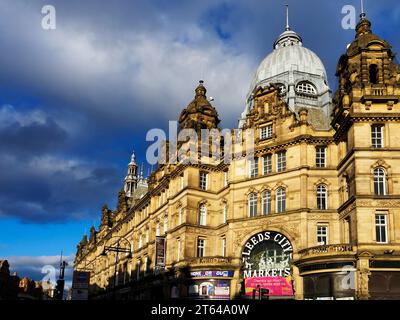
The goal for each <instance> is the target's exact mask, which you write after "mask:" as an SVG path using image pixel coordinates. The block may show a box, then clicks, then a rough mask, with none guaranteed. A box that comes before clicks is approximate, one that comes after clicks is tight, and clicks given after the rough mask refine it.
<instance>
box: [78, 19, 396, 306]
mask: <svg viewBox="0 0 400 320" xmlns="http://www.w3.org/2000/svg"><path fill="white" fill-rule="evenodd" d="M394 57H395V56H394V53H393V52H392V50H391V46H390V45H389V44H388V43H387V42H386V41H384V40H382V39H381V38H380V37H378V36H376V35H375V34H373V32H372V31H371V23H370V22H369V21H368V20H367V19H366V17H365V14H362V15H361V19H360V21H359V23H358V25H357V28H356V36H355V40H354V41H353V42H352V43H351V45H350V46H349V47H348V48H347V50H346V52H345V53H344V54H343V55H342V57H341V58H340V60H339V63H338V67H337V76H338V79H339V89H338V90H337V92H336V93H335V94H334V95H333V99H331V91H330V89H329V85H328V81H327V76H326V72H325V68H324V66H323V64H322V62H321V61H320V60H319V58H318V57H317V56H316V55H315V54H314V53H313V52H311V50H309V49H307V48H305V47H303V43H302V39H301V37H300V36H299V35H298V34H297V33H295V32H294V31H292V30H291V29H290V27H289V24H287V26H286V30H285V32H284V33H282V35H280V37H279V38H278V40H277V41H276V42H275V44H274V51H273V52H272V53H271V54H270V55H269V56H268V57H267V58H266V59H265V60H264V61H263V62H262V64H261V65H260V67H259V69H258V70H257V73H256V76H255V78H254V80H253V82H252V85H251V88H250V91H249V94H248V98H247V101H246V109H245V111H244V112H243V114H242V117H241V119H240V124H239V127H240V129H241V130H242V133H243V132H244V131H245V130H248V129H251V130H253V131H254V154H253V155H252V157H248V156H247V155H246V154H244V153H243V155H244V156H243V157H241V158H234V159H232V161H231V162H230V163H225V162H224V161H222V160H221V159H215V158H213V157H207V156H204V155H203V156H202V157H199V159H200V160H201V161H199V163H197V164H190V163H189V164H188V163H178V164H174V163H171V162H168V161H167V162H166V163H164V164H160V165H159V166H158V168H157V169H156V170H155V171H154V172H152V173H151V175H150V176H149V177H148V179H147V180H145V179H144V178H143V176H142V175H141V177H138V178H136V176H135V175H137V165H136V163H135V161H134V157H132V161H131V163H130V165H129V171H128V177H127V179H126V181H128V182H129V183H130V184H129V186H127V185H125V188H124V190H123V191H121V192H120V194H119V197H118V206H117V208H116V210H110V209H109V208H108V207H107V206H104V207H103V210H102V218H101V225H100V227H99V228H98V230H96V229H95V228H94V227H93V228H92V230H91V232H90V238H89V239H87V237H86V236H84V238H83V239H82V241H81V242H80V243H79V245H78V249H77V255H76V261H75V269H76V270H83V271H89V272H90V273H91V281H90V284H91V286H90V297H91V298H112V297H114V298H118V299H152V298H154V299H161V298H195V299H200V298H207V299H210V298H211V299H228V298H230V299H234V298H244V297H247V298H250V297H251V296H252V294H253V293H254V291H253V290H254V289H257V288H258V286H260V287H261V288H268V289H269V290H270V291H269V294H270V295H271V296H272V297H275V298H283V297H285V298H295V299H321V298H322V299H388V298H400V186H399V181H400V135H399V132H400V104H399V98H400V68H399V65H397V64H396V63H395V60H394ZM271 70H272V71H271ZM219 122H220V120H219V118H218V113H217V111H216V109H215V108H214V107H213V106H212V105H211V103H210V101H209V100H208V99H207V98H206V89H205V87H204V85H203V83H202V82H200V84H199V86H198V87H197V88H196V90H195V98H194V100H193V101H192V102H191V103H190V104H189V105H188V106H187V108H185V109H184V110H183V111H182V113H181V115H180V117H179V126H180V130H183V129H193V130H195V131H196V132H200V130H201V129H215V130H217V131H219V130H220V127H219ZM246 139H249V138H248V137H247V136H246V135H244V134H243V135H242V136H241V142H242V144H241V145H242V146H243V145H244V144H246ZM188 143H190V142H185V143H182V144H180V145H179V147H184V146H185V144H188ZM165 146H166V149H169V148H171V146H170V145H169V143H167V144H166V145H165ZM212 148H215V145H212V146H211V149H212ZM234 148H235V152H237V151H238V150H239V151H240V150H241V149H240V146H236V145H235V144H234ZM188 150H189V149H188ZM196 150H197V149H196ZM196 152H197V151H196ZM189 153H190V152H189ZM196 155H197V154H196ZM139 180H141V182H140V183H138V181H139ZM273 283H276V287H275V288H273ZM255 293H256V294H257V292H255Z"/></svg>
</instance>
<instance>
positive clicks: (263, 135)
mask: <svg viewBox="0 0 400 320" xmlns="http://www.w3.org/2000/svg"><path fill="white" fill-rule="evenodd" d="M271 137H272V124H269V125H267V126H265V127H262V128H260V139H268V138H271Z"/></svg>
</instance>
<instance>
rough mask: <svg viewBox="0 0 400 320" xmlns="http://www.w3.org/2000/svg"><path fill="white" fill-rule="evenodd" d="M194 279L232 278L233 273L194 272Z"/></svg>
mask: <svg viewBox="0 0 400 320" xmlns="http://www.w3.org/2000/svg"><path fill="white" fill-rule="evenodd" d="M190 276H191V277H192V278H214V277H215V278H216V277H220V278H231V277H233V271H194V272H191V273H190Z"/></svg>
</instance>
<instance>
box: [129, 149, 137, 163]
mask: <svg viewBox="0 0 400 320" xmlns="http://www.w3.org/2000/svg"><path fill="white" fill-rule="evenodd" d="M135 161H136V155H135V150H133V151H132V156H131V163H130V164H136V162H135Z"/></svg>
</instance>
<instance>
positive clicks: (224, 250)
mask: <svg viewBox="0 0 400 320" xmlns="http://www.w3.org/2000/svg"><path fill="white" fill-rule="evenodd" d="M221 240H222V241H221V242H222V248H221V249H222V250H221V253H222V256H223V257H225V256H226V238H225V237H223V238H222V239H221Z"/></svg>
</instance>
